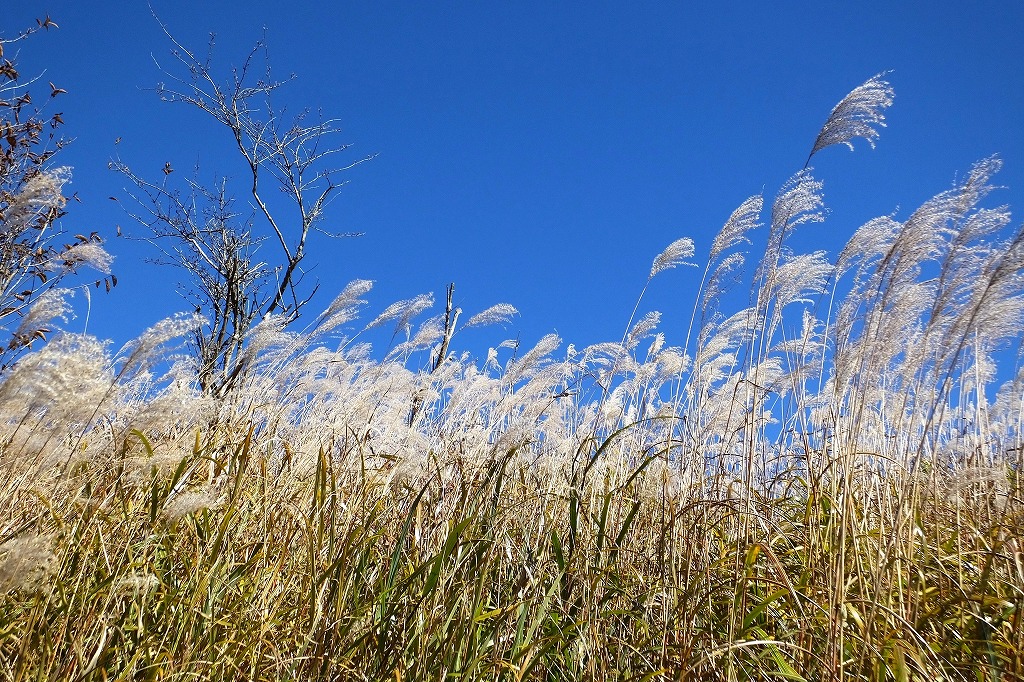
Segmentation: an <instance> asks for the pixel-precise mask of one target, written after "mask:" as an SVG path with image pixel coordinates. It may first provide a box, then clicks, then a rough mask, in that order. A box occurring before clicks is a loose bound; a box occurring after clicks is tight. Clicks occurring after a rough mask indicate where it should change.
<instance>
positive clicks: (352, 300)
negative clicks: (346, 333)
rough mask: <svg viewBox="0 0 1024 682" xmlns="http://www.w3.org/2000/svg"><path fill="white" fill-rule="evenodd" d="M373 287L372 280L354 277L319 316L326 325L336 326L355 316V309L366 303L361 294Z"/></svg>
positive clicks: (363, 294)
mask: <svg viewBox="0 0 1024 682" xmlns="http://www.w3.org/2000/svg"><path fill="white" fill-rule="evenodd" d="M372 288H373V280H369V279H356V280H352V281H351V282H349V283H348V284H347V285H346V286H345V288H344V289H343V290H342V292H341V293H340V294H338V295H337V297H335V299H334V300H333V301H331V305H330V306H329V307H328V308H327V310H325V311H324V313H323V315H321V316H320V318H321V319H322V320H325V321H326V323H327V326H329V327H332V328H333V327H336V326H338V325H339V324H344V323H345V322H348V321H349V320H351V319H353V318H354V317H355V310H356V308H358V307H359V306H361V305H364V304H365V303H366V301H365V300H363V298H362V297H363V296H365V295H366V294H367V293H369V291H370V289H372Z"/></svg>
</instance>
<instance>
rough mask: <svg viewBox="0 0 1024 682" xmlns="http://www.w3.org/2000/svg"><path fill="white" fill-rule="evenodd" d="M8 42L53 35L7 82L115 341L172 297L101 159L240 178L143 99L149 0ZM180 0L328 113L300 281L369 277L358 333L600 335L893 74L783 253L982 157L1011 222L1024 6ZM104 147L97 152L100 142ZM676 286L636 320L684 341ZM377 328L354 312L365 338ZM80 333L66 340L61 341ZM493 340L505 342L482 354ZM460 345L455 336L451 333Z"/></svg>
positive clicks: (192, 35)
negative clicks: (32, 119) (51, 92)
mask: <svg viewBox="0 0 1024 682" xmlns="http://www.w3.org/2000/svg"><path fill="white" fill-rule="evenodd" d="M3 5H4V7H3V19H2V26H0V30H2V31H3V33H4V35H6V36H8V37H9V36H11V35H12V34H13V33H14V32H15V31H16V30H17V29H19V28H21V27H23V26H26V25H28V24H30V23H32V21H33V19H34V17H36V16H43V15H45V14H46V13H47V12H48V13H49V14H50V15H51V16H52V18H53V19H54V21H56V22H57V23H58V24H59V25H60V29H59V30H51V31H49V32H48V33H45V34H43V33H41V34H39V35H37V36H35V37H33V38H32V39H31V40H29V41H28V42H26V43H24V44H23V46H22V48H21V53H20V56H19V64H20V66H21V68H22V70H23V73H25V74H26V75H28V74H33V73H39V72H43V84H44V88H46V86H45V82H46V81H53V82H54V83H56V84H58V85H60V86H61V87H63V88H65V89H67V90H68V94H67V95H64V96H62V97H61V98H60V99H59V100H57V105H59V106H58V108H59V109H60V110H61V111H63V112H64V118H65V120H66V121H67V127H66V132H67V134H69V135H70V136H73V137H75V138H76V141H75V143H74V144H73V145H72V146H71V147H69V148H68V149H67V150H66V151H64V152H62V154H61V156H60V158H59V161H60V163H61V164H66V165H70V166H73V167H74V171H75V174H74V183H73V186H72V189H74V190H75V191H77V192H78V193H79V196H80V198H81V201H82V203H81V204H78V205H73V206H72V210H71V213H70V214H69V215H68V216H67V217H66V218H65V219H64V220H65V228H66V229H67V230H68V231H70V232H71V233H75V232H81V231H91V230H98V231H99V232H100V233H101V234H104V235H106V236H108V237H110V242H109V248H110V250H111V251H112V252H113V253H114V254H115V255H116V256H117V261H116V264H115V265H116V274H117V275H118V278H119V280H120V286H119V287H118V288H117V289H116V291H115V292H114V293H112V294H110V295H109V296H97V297H95V298H94V306H93V311H92V317H91V321H90V325H89V331H90V332H92V333H94V334H97V335H99V336H101V337H105V338H111V339H114V340H115V341H116V342H118V343H120V342H123V341H125V340H127V339H129V338H130V337H132V336H134V335H135V334H137V333H138V332H140V331H141V330H142V329H144V328H145V327H147V326H149V325H150V324H152V323H154V322H156V321H157V320H158V319H160V318H162V317H164V316H166V315H168V314H170V313H172V312H174V311H177V310H183V309H185V308H186V305H185V303H184V302H183V301H181V300H180V299H179V298H178V297H177V294H176V293H175V291H174V284H175V282H176V281H177V280H178V279H179V276H178V274H177V273H175V272H171V271H168V270H166V269H160V268H157V267H155V266H152V265H148V264H146V263H145V262H144V261H143V259H144V257H145V256H146V255H152V251H147V250H146V249H145V248H143V246H142V245H140V244H137V243H130V242H126V241H125V240H116V239H114V238H113V235H114V230H115V225H117V224H120V225H122V226H123V227H124V228H125V229H126V230H129V229H131V230H134V231H136V232H138V230H139V228H137V227H134V226H131V224H130V222H129V219H128V218H127V216H125V215H124V213H123V212H122V211H121V210H120V209H119V208H118V207H117V205H116V204H115V203H114V202H111V201H109V200H108V199H107V197H108V196H111V195H115V196H123V192H122V188H123V186H124V184H125V183H124V180H123V179H122V178H121V177H119V176H117V175H116V174H114V173H112V172H110V171H108V170H107V161H108V159H109V158H110V157H111V156H112V155H113V154H114V153H115V151H116V152H117V153H118V154H120V155H121V157H122V158H123V159H124V160H125V161H127V162H129V163H131V164H132V165H133V166H134V167H135V168H136V169H137V170H138V171H139V172H140V173H143V174H147V175H148V176H149V177H153V178H156V177H158V174H159V171H160V169H161V168H162V167H163V165H164V163H165V162H170V163H172V164H173V166H174V167H175V168H178V169H188V168H189V167H190V166H192V165H193V164H194V163H195V162H196V160H197V158H198V159H199V160H200V161H201V162H202V165H203V169H204V172H205V173H207V174H208V175H210V176H212V175H213V174H214V173H227V174H234V175H236V177H241V176H242V169H241V168H240V167H239V166H238V165H237V159H235V158H234V157H233V156H232V155H231V154H230V145H229V140H227V139H226V138H225V137H224V131H221V130H219V129H217V128H216V127H215V126H214V125H213V124H212V123H211V121H209V120H207V119H205V118H203V116H202V115H200V114H198V113H197V112H195V111H192V110H188V109H185V108H183V107H180V106H173V105H167V104H163V103H161V102H159V101H158V98H157V97H156V95H155V94H154V93H153V92H151V91H147V90H146V89H147V88H152V87H153V86H154V84H155V83H157V82H158V81H159V80H161V79H162V77H161V74H160V73H159V71H158V70H157V68H156V66H155V65H154V63H153V59H152V57H151V55H152V56H155V57H156V58H157V59H160V60H161V61H167V59H166V57H167V54H168V50H169V44H168V42H167V41H166V39H165V38H164V37H163V35H162V34H161V32H160V29H159V27H158V25H157V23H156V22H155V21H154V20H153V18H152V16H151V15H150V11H149V9H148V7H147V5H146V3H144V2H117V3H115V2H82V1H81V0H74V1H71V0H48V1H47V2H37V1H36V0H18V1H17V2H13V1H12V0H7V1H6V2H4V3H3ZM282 7H285V6H282V5H281V4H279V3H269V2H261V1H259V0H248V1H246V2H239V1H236V0H230V1H224V2H220V1H219V2H210V3H199V2H177V1H170V0H155V1H154V8H155V10H156V11H157V12H158V13H159V15H160V16H161V17H162V19H163V20H164V21H165V22H166V23H167V25H168V26H169V28H170V29H171V31H172V32H173V33H175V35H176V36H177V37H178V38H179V40H180V41H182V42H183V43H185V44H187V45H189V46H194V47H196V48H200V49H201V48H202V47H203V46H204V45H205V43H206V41H207V35H208V33H209V32H210V31H213V32H216V34H217V36H218V45H217V50H216V53H215V59H216V62H217V63H218V64H219V65H220V66H221V67H222V68H223V69H224V70H225V72H226V68H227V66H228V65H229V64H232V63H238V62H239V61H240V60H241V59H242V58H243V57H244V55H245V54H246V52H247V50H248V48H249V47H250V46H251V45H252V44H253V43H254V42H255V41H256V40H257V39H259V38H260V37H261V35H262V32H263V28H264V27H266V29H267V31H266V35H267V39H268V41H269V44H270V50H271V58H272V61H273V64H274V68H275V70H276V71H277V73H279V74H281V75H285V74H287V73H289V72H294V73H296V74H297V75H298V80H297V81H296V82H295V83H293V84H292V85H290V86H289V88H288V90H287V91H286V93H285V94H286V95H287V97H286V100H287V102H288V103H289V104H291V106H292V107H293V108H295V109H299V108H302V107H312V108H321V109H322V110H323V111H324V113H325V114H327V115H329V116H336V117H338V118H339V119H340V120H341V124H342V127H343V129H344V134H343V136H342V139H343V140H344V141H346V142H351V143H353V145H354V146H353V147H352V150H351V152H352V158H353V159H354V158H358V157H360V156H363V155H366V154H371V153H377V154H378V156H377V158H376V159H374V160H373V161H372V162H369V163H367V164H364V165H362V166H360V167H358V168H356V169H355V170H353V171H352V172H351V173H350V174H349V179H350V181H351V184H349V185H348V186H347V187H346V188H345V189H344V191H343V196H342V197H341V198H340V199H339V200H338V201H337V202H336V203H335V204H334V206H333V208H332V212H331V213H330V215H329V221H328V224H327V225H326V227H327V228H328V229H330V230H332V231H338V232H340V231H362V232H365V236H363V237H361V238H359V239H354V240H345V241H340V242H339V241H331V240H327V239H323V240H317V241H316V242H315V243H314V244H313V252H312V254H311V255H310V257H309V261H308V264H309V265H312V264H314V263H319V267H317V268H316V270H315V271H314V272H315V274H316V275H318V276H319V278H320V280H321V282H322V285H321V293H320V299H319V304H314V306H313V308H316V309H319V308H320V307H321V306H326V305H327V304H328V303H329V301H330V299H331V298H332V297H333V295H334V294H335V293H336V292H337V291H339V290H340V288H341V287H342V286H343V285H344V284H345V283H346V282H347V281H349V280H351V279H354V278H367V279H373V280H376V282H377V286H376V288H375V290H374V292H372V293H371V310H370V311H369V312H368V315H370V316H372V315H375V314H376V312H378V311H379V310H381V309H383V308H384V307H385V306H386V305H388V304H389V303H391V302H392V301H394V300H396V299H400V298H408V297H411V296H413V295H415V294H418V293H421V292H424V291H434V292H435V293H436V294H437V298H438V304H437V307H438V308H441V307H442V304H443V291H444V287H445V285H446V284H447V283H448V282H450V281H454V282H456V284H457V297H456V298H457V303H458V305H460V306H461V307H462V308H464V309H465V311H466V313H467V314H472V313H474V312H476V311H478V310H480V309H482V308H485V307H487V306H489V305H491V304H493V303H498V302H508V303H511V304H513V305H514V306H516V307H517V308H518V309H519V310H520V312H521V317H519V318H517V320H516V322H515V325H514V327H513V328H512V329H510V334H516V333H519V334H521V335H522V338H523V340H524V342H526V343H531V344H532V342H533V341H535V340H536V339H537V338H539V337H540V336H541V335H542V334H545V333H547V332H551V331H557V332H558V333H559V334H561V335H562V336H563V338H565V339H566V341H567V342H574V343H576V344H577V345H580V346H581V345H584V344H588V343H592V342H596V341H604V340H617V339H618V338H619V337H620V336H621V334H622V331H623V327H624V325H625V323H626V320H627V318H628V317H629V312H630V310H631V308H632V304H633V302H634V301H635V299H636V296H637V294H638V293H639V291H640V289H641V287H642V286H643V283H644V281H645V278H646V275H647V272H648V270H649V268H650V263H651V260H652V259H653V258H654V256H655V255H657V254H658V252H660V251H661V250H662V248H664V247H665V246H666V245H667V244H669V243H670V242H672V241H673V240H675V239H677V238H678V237H682V236H692V237H693V238H694V239H695V240H696V243H697V260H698V261H699V260H700V259H701V256H702V254H704V253H706V250H707V247H708V245H709V244H710V241H711V239H712V237H713V236H714V234H715V233H716V231H717V230H718V228H719V227H720V226H721V224H722V223H723V221H724V220H725V219H726V218H727V217H728V215H729V214H730V213H731V211H732V210H733V209H734V208H735V207H736V206H737V205H738V204H739V203H740V202H741V201H742V200H744V199H745V198H746V197H748V196H750V195H751V194H754V193H757V192H760V191H762V190H763V191H764V192H765V193H766V200H767V201H769V202H770V200H771V198H772V197H773V196H774V194H775V192H776V190H777V189H778V188H779V186H780V185H781V184H782V183H783V182H784V181H785V180H786V179H787V178H788V177H789V176H790V175H791V174H792V173H794V172H795V171H797V170H799V168H800V167H801V166H802V165H803V163H804V160H805V159H806V156H807V153H808V151H809V149H810V147H811V144H812V143H813V141H814V138H815V135H816V134H817V132H818V129H819V127H820V126H821V124H822V123H823V122H824V121H825V119H826V117H827V116H828V114H829V112H830V111H831V108H832V107H833V106H834V105H835V104H836V103H837V102H838V101H839V100H840V99H841V98H842V97H843V96H844V95H845V94H846V93H847V92H848V91H850V90H851V89H852V88H854V87H855V86H857V85H859V84H860V83H862V82H863V81H865V80H866V79H868V78H869V77H871V76H872V75H874V74H876V73H879V72H881V71H887V70H892V73H891V74H890V75H889V77H888V78H889V80H890V81H891V82H892V84H893V85H894V87H895V90H896V102H895V104H894V106H893V107H892V108H891V109H890V110H889V112H888V117H887V118H888V127H887V128H886V129H885V130H883V131H882V135H881V139H880V140H879V143H878V148H877V149H875V150H873V151H872V150H871V149H870V148H869V147H868V146H867V145H866V144H864V143H863V141H859V144H858V146H857V151H856V152H855V153H852V154H851V153H850V152H848V151H847V150H845V149H844V148H831V149H828V150H826V151H824V152H822V153H821V154H819V155H818V156H816V157H815V159H814V166H815V175H816V176H817V177H818V178H820V179H822V180H823V181H824V183H825V198H826V203H827V205H828V206H829V207H830V209H831V214H830V216H829V218H828V220H827V222H826V223H825V224H824V225H811V226H807V227H804V228H802V233H801V235H800V238H801V240H803V241H801V242H800V244H801V245H802V246H803V247H805V248H808V249H814V248H823V249H827V250H829V251H830V252H831V253H832V254H833V255H834V254H835V253H836V252H837V250H838V249H839V248H840V247H841V245H842V243H844V242H845V240H846V238H847V237H848V236H849V235H850V234H852V232H853V230H854V229H856V228H857V227H858V226H859V225H860V224H862V223H863V222H865V221H866V220H868V219H869V218H872V217H875V216H877V215H881V214H887V213H890V212H892V211H894V210H897V209H899V213H898V214H897V217H906V216H907V215H908V213H909V211H911V210H912V209H913V208H915V207H916V206H917V205H919V204H920V203H921V202H922V201H924V200H925V199H927V198H928V197H930V196H932V195H933V194H935V193H937V192H939V191H941V190H943V189H946V188H947V187H949V185H950V184H951V182H952V180H953V179H954V177H955V175H956V174H957V173H963V172H965V171H966V170H968V169H969V168H970V165H971V164H972V163H973V162H974V161H976V160H978V159H980V158H983V157H986V156H988V155H991V154H993V153H998V154H1000V155H1001V157H1002V158H1003V159H1004V161H1005V168H1004V170H1003V172H1002V173H1001V175H1000V176H999V177H997V180H998V182H999V183H1000V184H1003V185H1006V186H1008V187H1009V189H1008V190H1003V191H1001V192H999V193H997V194H996V195H995V196H994V198H993V201H994V202H997V203H1008V204H1010V205H1011V206H1012V207H1014V208H1015V222H1019V221H1020V220H1021V219H1022V217H1024V216H1022V211H1024V201H1022V200H1021V196H1022V192H1024V132H1022V128H1021V122H1022V121H1024V53H1022V51H1021V47H1022V45H1024V3H1019V2H976V3H964V2H930V3H892V2H856V3H838V2H815V3H811V2H801V3H795V2H738V3H693V2H685V3H684V2H651V3H597V2H588V3H547V2H545V3H526V2H515V3H513V2H468V1H467V2H438V3H426V2H386V1H382V2H372V3H349V2H308V1H303V0H297V1H295V2H291V3H288V4H287V5H286V8H287V11H285V12H282ZM118 137H120V138H122V142H121V143H120V144H119V145H118V146H117V147H116V148H115V146H114V140H115V139H116V138H118ZM695 285H696V277H695V272H694V271H692V270H689V269H677V270H673V271H670V272H667V273H664V274H662V275H660V276H659V277H658V278H657V279H656V280H655V283H654V284H653V285H652V288H651V290H650V292H649V294H648V295H647V297H646V298H645V309H658V310H661V311H662V312H663V313H664V315H665V317H664V322H663V330H664V331H666V332H667V333H668V335H669V343H680V342H681V341H682V336H683V335H684V333H685V326H686V321H687V320H688V313H687V312H686V311H687V310H688V307H689V305H690V304H691V302H692V297H693V291H694V288H695ZM367 319H369V318H367ZM80 323H81V317H80V318H79V320H78V321H77V322H72V323H71V324H70V325H69V328H70V329H75V328H76V324H80ZM499 336H501V335H500V334H499ZM467 340H468V339H467Z"/></svg>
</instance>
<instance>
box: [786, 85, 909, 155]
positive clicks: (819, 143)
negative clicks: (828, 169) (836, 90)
mask: <svg viewBox="0 0 1024 682" xmlns="http://www.w3.org/2000/svg"><path fill="white" fill-rule="evenodd" d="M884 75H885V74H884V73H880V74H877V75H875V76H872V77H871V78H869V79H868V80H867V81H865V82H864V83H863V84H862V85H859V86H857V87H856V88H854V89H853V91H852V92H850V94H848V95H847V96H846V97H844V98H843V99H842V101H840V102H839V104H837V105H836V106H835V108H834V109H833V110H832V113H831V114H830V115H829V117H828V120H827V121H825V125H824V126H822V128H821V132H819V133H818V138H817V139H816V140H815V141H814V147H813V148H812V149H811V153H810V155H808V157H807V161H808V162H810V160H811V157H812V156H814V155H815V154H817V153H818V152H820V151H821V150H822V149H824V148H825V147H831V146H832V145H834V144H845V145H846V146H847V147H849V148H850V150H851V151H853V138H855V137H863V138H864V139H865V140H867V141H868V144H870V145H871V148H872V149H874V147H875V140H877V139H878V128H884V127H885V110H886V109H887V108H889V106H891V105H892V102H893V97H894V95H895V93H894V91H893V89H892V86H891V85H889V83H888V82H887V81H885V80H883V79H882V76H884ZM804 165H805V166H806V164H804Z"/></svg>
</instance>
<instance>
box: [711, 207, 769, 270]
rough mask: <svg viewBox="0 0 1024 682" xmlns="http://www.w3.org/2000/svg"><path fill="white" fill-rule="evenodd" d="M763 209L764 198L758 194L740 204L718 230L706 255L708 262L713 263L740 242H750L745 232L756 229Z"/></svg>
mask: <svg viewBox="0 0 1024 682" xmlns="http://www.w3.org/2000/svg"><path fill="white" fill-rule="evenodd" d="M763 208H764V197H763V196H761V195H760V194H755V195H754V196H752V197H750V198H749V199H747V200H746V201H744V202H743V203H742V204H740V206H739V208H737V209H736V210H735V211H733V212H732V215H731V216H729V219H728V220H727V221H725V225H723V226H722V229H721V230H719V232H718V235H716V236H715V241H713V242H712V243H711V253H710V254H709V255H708V260H709V261H714V260H715V259H716V258H718V257H719V256H720V255H721V254H722V253H723V252H725V251H726V250H728V249H731V248H732V247H734V246H736V245H737V244H739V243H741V242H747V243H748V244H749V243H750V240H749V239H747V232H749V231H750V230H753V229H755V228H757V226H758V224H759V223H758V219H759V218H760V217H761V209H763Z"/></svg>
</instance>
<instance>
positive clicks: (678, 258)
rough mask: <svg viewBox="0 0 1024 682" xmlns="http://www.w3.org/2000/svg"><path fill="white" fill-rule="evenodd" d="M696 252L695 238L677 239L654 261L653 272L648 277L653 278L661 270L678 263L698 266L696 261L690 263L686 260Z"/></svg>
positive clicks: (670, 267)
mask: <svg viewBox="0 0 1024 682" xmlns="http://www.w3.org/2000/svg"><path fill="white" fill-rule="evenodd" d="M695 252H696V250H695V249H694V246H693V240H692V239H690V238H689V237H683V238H682V239H677V240H675V241H674V242H672V243H671V244H669V245H668V246H667V247H666V248H665V250H664V251H662V252H661V253H659V254H658V257H657V258H655V259H654V263H653V264H652V265H651V274H650V275H648V277H647V279H652V278H653V277H654V276H655V275H657V274H658V273H659V272H664V271H665V270H670V269H672V268H674V267H676V266H677V265H692V266H696V263H690V262H688V261H687V260H686V259H687V258H691V257H693V254H694V253H695Z"/></svg>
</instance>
